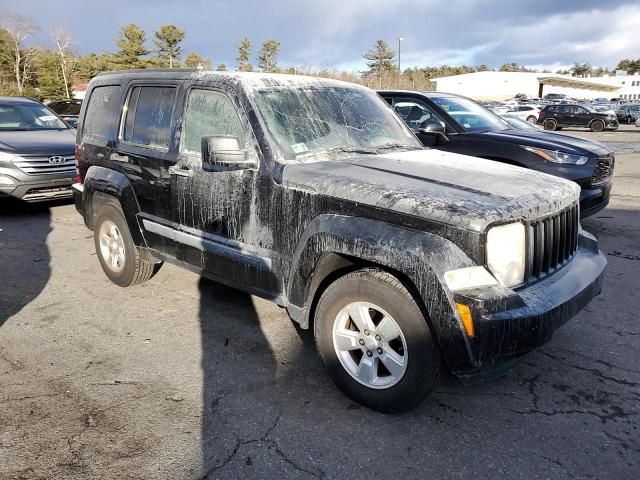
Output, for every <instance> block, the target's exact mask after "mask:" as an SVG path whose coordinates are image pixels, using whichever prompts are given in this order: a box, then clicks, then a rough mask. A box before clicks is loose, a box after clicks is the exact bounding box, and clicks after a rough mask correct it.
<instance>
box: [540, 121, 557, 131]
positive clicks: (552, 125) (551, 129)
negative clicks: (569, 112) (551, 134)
mask: <svg viewBox="0 0 640 480" xmlns="http://www.w3.org/2000/svg"><path fill="white" fill-rule="evenodd" d="M547 125H550V126H551V128H547ZM542 126H543V127H544V129H545V130H550V131H553V130H555V129H556V128H558V122H556V121H555V120H553V119H547V120H545V121H544V122H543V124H542Z"/></svg>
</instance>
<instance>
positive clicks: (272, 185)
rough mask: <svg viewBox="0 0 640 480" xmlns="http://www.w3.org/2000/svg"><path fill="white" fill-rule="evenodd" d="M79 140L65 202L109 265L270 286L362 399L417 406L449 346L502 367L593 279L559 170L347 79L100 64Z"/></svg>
mask: <svg viewBox="0 0 640 480" xmlns="http://www.w3.org/2000/svg"><path fill="white" fill-rule="evenodd" d="M77 152H78V153H77V159H78V168H79V180H81V182H79V183H77V184H74V187H73V188H74V199H75V202H76V207H77V208H78V210H79V212H80V213H81V214H82V216H83V218H84V222H85V224H86V225H87V226H88V227H89V228H90V229H92V230H93V231H94V244H95V248H96V253H97V258H98V260H99V261H100V264H101V266H102V269H103V271H104V272H105V274H106V275H107V277H108V278H109V279H110V280H111V281H112V282H114V283H115V284H117V285H120V286H123V287H127V286H131V285H135V284H138V283H141V282H144V281H146V280H148V279H149V278H151V277H152V276H153V274H154V273H155V272H157V271H158V269H159V268H160V265H161V264H162V262H163V261H167V262H171V263H175V264H177V265H180V266H182V267H185V268H188V269H190V270H192V271H194V272H197V273H199V274H201V275H204V276H206V277H208V278H211V279H213V280H215V281H218V282H221V283H224V284H227V285H230V286H233V287H236V288H240V289H242V290H245V291H248V292H250V293H253V294H255V295H259V296H261V297H264V298H267V299H270V300H272V301H274V302H276V303H277V304H279V305H281V306H282V307H284V308H286V309H287V312H288V313H289V315H290V316H291V318H292V319H293V320H294V321H296V322H298V323H299V324H300V325H301V327H303V328H312V329H313V332H314V336H315V342H316V346H317V349H318V352H319V354H320V358H321V360H322V362H323V363H324V365H325V366H326V368H327V371H328V373H329V375H330V376H331V377H332V378H333V380H334V381H335V383H336V384H337V385H338V386H339V387H340V388H341V389H342V390H343V391H344V392H346V393H347V394H348V395H349V396H351V398H353V399H354V400H356V401H358V402H360V403H362V404H364V405H367V406H369V407H371V408H374V409H377V410H382V411H386V412H394V411H395V412H397V411H401V410H407V409H409V408H412V407H413V406H415V405H417V404H418V403H419V402H420V401H421V400H422V399H423V398H424V397H425V396H426V395H427V394H428V393H429V392H430V391H432V390H433V388H434V387H435V385H436V383H437V381H438V377H439V373H440V371H441V369H442V368H444V366H445V364H446V366H447V368H448V369H450V370H451V371H453V372H454V373H456V374H457V375H460V376H463V377H465V378H469V376H474V375H475V376H477V375H482V374H483V372H484V374H486V372H487V370H493V371H494V372H495V369H497V368H498V369H500V368H502V369H504V368H505V365H509V362H512V361H513V360H514V359H515V358H516V357H520V356H521V355H522V354H523V353H525V352H527V351H530V350H532V349H534V348H536V347H537V346H539V345H541V344H543V343H545V342H547V341H548V340H549V339H550V338H551V336H552V335H553V332H554V331H555V330H556V329H557V328H558V327H559V326H560V325H562V324H563V323H564V322H566V321H567V320H569V318H571V317H572V316H573V315H575V314H576V313H577V312H578V311H579V310H580V309H581V308H582V307H584V306H585V305H586V304H587V303H588V302H589V301H590V300H591V298H593V297H594V296H595V295H597V294H598V293H599V292H600V290H601V286H602V282H603V278H604V270H605V265H606V260H605V258H604V256H603V255H602V254H601V253H600V252H599V251H598V244H597V241H596V240H595V238H594V237H593V236H592V235H590V234H588V233H586V232H584V231H583V230H582V229H581V228H580V223H579V215H578V197H579V193H580V189H579V188H578V186H577V185H576V184H575V183H573V182H569V181H566V180H563V179H560V178H557V177H552V176H550V175H544V174H542V173H539V172H528V171H525V170H523V169H521V168H516V167H511V166H507V165H501V164H499V163H496V162H490V161H486V160H482V159H478V158H471V157H467V156H463V155H454V154H451V153H446V152H440V151H437V150H433V149H424V148H423V147H422V145H421V144H420V142H419V141H418V140H417V139H416V137H415V136H414V134H413V133H412V132H411V131H410V130H409V129H408V128H407V127H406V125H405V124H404V123H403V122H402V121H401V120H400V119H399V118H398V117H397V115H395V114H394V113H393V112H392V111H391V110H390V109H389V108H388V106H387V105H386V104H385V103H384V101H382V100H381V99H380V97H378V96H377V95H376V94H375V92H373V91H371V90H369V89H367V88H364V87H362V86H358V85H354V84H349V83H344V82H338V81H335V80H327V79H319V78H315V77H304V76H294V75H267V74H251V73H239V72H228V73H218V72H200V71H190V70H159V71H154V70H146V71H133V72H118V73H109V74H101V75H98V76H97V77H95V78H94V79H93V80H92V81H91V83H90V85H89V90H88V95H87V100H86V101H85V103H84V105H83V107H82V111H81V114H80V122H79V124H78V150H77ZM154 302H156V303H157V301H155V300H154ZM443 360H444V361H443Z"/></svg>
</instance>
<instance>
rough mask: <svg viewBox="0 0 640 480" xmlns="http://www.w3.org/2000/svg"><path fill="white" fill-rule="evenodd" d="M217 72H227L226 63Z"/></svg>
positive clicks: (219, 66)
mask: <svg viewBox="0 0 640 480" xmlns="http://www.w3.org/2000/svg"><path fill="white" fill-rule="evenodd" d="M216 70H217V71H218V72H226V71H227V65H226V64H225V63H221V64H220V65H218V68H216Z"/></svg>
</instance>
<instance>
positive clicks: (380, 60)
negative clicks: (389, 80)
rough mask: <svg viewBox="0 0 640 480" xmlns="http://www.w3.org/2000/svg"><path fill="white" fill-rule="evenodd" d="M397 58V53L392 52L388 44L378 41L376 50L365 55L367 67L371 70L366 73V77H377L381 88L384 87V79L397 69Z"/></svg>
mask: <svg viewBox="0 0 640 480" xmlns="http://www.w3.org/2000/svg"><path fill="white" fill-rule="evenodd" d="M395 56H396V52H394V51H393V50H391V48H390V47H389V45H388V44H387V42H385V41H384V40H378V41H377V42H376V46H375V48H374V49H373V50H369V51H368V52H367V53H365V54H364V55H363V57H364V58H365V60H367V67H368V68H369V70H367V71H366V72H364V76H365V77H368V76H375V77H377V78H378V84H379V87H382V77H383V76H384V75H385V74H388V73H391V72H393V71H394V70H395V69H396V66H395V64H394V62H393V59H394V58H395Z"/></svg>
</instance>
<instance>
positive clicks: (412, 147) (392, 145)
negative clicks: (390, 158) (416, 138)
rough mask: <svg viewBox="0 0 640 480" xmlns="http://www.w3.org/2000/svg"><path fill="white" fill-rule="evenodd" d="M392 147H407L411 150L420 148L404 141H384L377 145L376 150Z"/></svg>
mask: <svg viewBox="0 0 640 480" xmlns="http://www.w3.org/2000/svg"><path fill="white" fill-rule="evenodd" d="M394 148H408V149H411V150H422V148H421V147H418V146H417V145H407V144H405V143H399V142H390V143H384V144H382V145H379V146H377V147H376V150H391V149H394Z"/></svg>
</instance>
